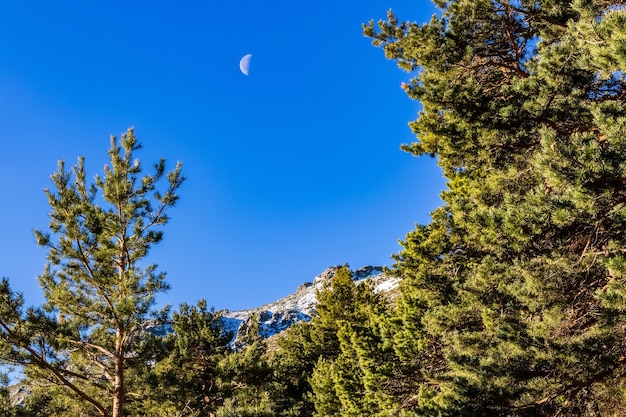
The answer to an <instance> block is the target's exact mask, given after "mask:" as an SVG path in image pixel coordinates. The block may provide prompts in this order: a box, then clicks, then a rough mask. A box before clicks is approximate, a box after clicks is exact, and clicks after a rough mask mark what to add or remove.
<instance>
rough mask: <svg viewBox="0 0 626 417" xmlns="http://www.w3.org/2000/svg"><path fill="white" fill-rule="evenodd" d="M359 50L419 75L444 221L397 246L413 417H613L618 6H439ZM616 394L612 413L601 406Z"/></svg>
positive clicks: (619, 223)
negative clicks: (441, 181) (377, 50)
mask: <svg viewBox="0 0 626 417" xmlns="http://www.w3.org/2000/svg"><path fill="white" fill-rule="evenodd" d="M437 5H438V6H439V7H440V8H441V16H439V17H437V16H435V17H433V18H432V20H431V21H430V22H429V23H426V24H423V25H417V24H414V23H407V22H400V21H399V20H398V19H397V18H396V17H395V16H394V15H393V14H392V13H391V12H390V13H389V15H388V18H387V20H386V21H381V22H379V23H378V24H376V23H374V22H370V23H369V24H368V25H365V26H364V33H365V34H366V35H367V36H369V37H370V38H372V41H373V43H374V45H376V46H380V47H382V48H384V50H385V54H386V56H387V57H388V58H390V59H394V60H396V61H397V62H398V65H399V66H400V67H402V68H404V69H406V70H408V71H412V72H414V74H413V75H414V77H413V79H412V80H411V82H410V83H409V84H407V85H406V88H405V89H406V91H407V93H408V95H409V96H410V97H412V98H415V99H419V100H420V102H421V104H422V106H423V108H422V111H421V112H420V114H419V117H418V119H417V120H416V121H414V122H412V123H411V127H412V129H413V131H414V132H415V133H416V134H417V138H418V141H417V142H415V143H413V144H410V145H404V146H403V149H405V150H406V151H409V152H411V153H413V154H415V155H423V154H430V155H433V156H435V155H436V156H437V158H438V163H439V165H440V166H441V168H442V169H443V172H444V174H445V176H446V177H447V178H448V189H447V190H446V191H445V192H444V193H443V194H442V198H443V200H444V202H445V205H444V206H443V207H441V208H439V209H437V210H436V211H435V212H434V213H433V216H432V223H431V224H429V225H427V226H418V228H417V229H416V230H415V231H413V232H411V233H409V234H408V235H407V239H406V241H405V242H404V250H403V251H402V252H401V253H400V254H399V255H398V256H397V257H396V261H397V264H396V266H395V270H394V272H395V273H396V274H398V275H399V276H401V277H402V278H403V283H402V297H401V299H400V301H399V303H398V307H397V313H396V317H394V318H392V319H391V320H390V324H391V327H390V330H391V333H392V340H393V341H394V342H393V345H394V350H395V352H396V355H397V356H398V358H400V360H401V363H400V366H399V370H400V372H399V373H398V374H397V376H398V378H399V380H400V381H404V382H405V383H402V384H399V386H394V387H392V388H391V389H389V390H388V393H389V394H390V395H392V396H393V397H395V398H396V399H397V401H398V403H399V404H401V408H402V410H403V411H406V412H411V413H415V414H417V415H444V416H445V415H450V416H459V415H461V416H462V415H467V416H475V415H502V416H541V415H546V416H551V415H572V416H575V415H580V416H594V415H620V414H623V412H624V408H625V407H626V403H624V401H623V400H620V399H619V398H623V396H622V395H621V394H619V391H620V389H621V388H619V387H622V386H623V381H622V379H621V375H622V373H623V371H624V362H625V361H624V358H625V357H626V350H625V349H626V347H625V346H624V345H623V343H622V340H624V336H626V335H625V334H624V329H625V328H626V327H624V324H625V321H624V320H625V318H626V317H625V316H624V298H623V294H624V292H623V288H624V274H623V271H624V268H623V264H624V261H623V256H622V255H623V251H624V247H625V243H626V242H625V241H624V235H623V230H624V219H623V206H624V184H625V183H626V171H625V170H626V152H625V150H626V149H625V148H624V138H625V137H626V135H625V134H626V124H625V120H626V119H625V117H626V105H625V104H626V103H625V102H624V101H625V99H626V91H625V86H626V85H625V83H626V80H625V77H624V73H625V72H624V70H625V68H624V63H626V61H625V60H624V58H625V57H626V50H625V49H624V33H625V32H624V22H625V21H626V11H624V9H623V5H621V4H616V3H612V2H606V1H575V2H572V3H570V2H558V1H551V0H547V1H540V2H526V1H511V2H509V1H491V0H489V1H485V0H453V1H439V2H437ZM608 392H613V393H617V394H616V395H611V394H607V393H608Z"/></svg>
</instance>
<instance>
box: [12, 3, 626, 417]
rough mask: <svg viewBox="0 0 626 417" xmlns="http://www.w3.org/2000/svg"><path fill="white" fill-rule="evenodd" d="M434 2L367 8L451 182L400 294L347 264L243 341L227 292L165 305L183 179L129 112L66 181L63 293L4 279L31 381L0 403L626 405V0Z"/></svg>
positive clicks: (591, 410)
mask: <svg viewBox="0 0 626 417" xmlns="http://www.w3.org/2000/svg"><path fill="white" fill-rule="evenodd" d="M435 4H436V6H437V7H438V9H439V12H438V14H437V15H436V16H433V17H432V19H431V20H430V21H429V22H428V23H424V24H417V23H413V22H411V21H410V20H402V19H401V18H400V17H397V16H396V15H394V13H393V12H392V11H389V12H388V14H387V16H386V18H384V19H382V20H380V21H378V22H368V23H364V25H363V33H364V35H365V36H366V37H367V38H369V40H371V42H372V44H373V46H374V47H377V48H380V50H381V51H382V52H384V55H385V57H386V58H387V59H390V60H393V61H395V62H396V63H397V65H398V66H399V67H400V68H402V69H404V70H406V71H407V72H408V73H409V74H410V77H411V78H410V81H409V82H407V83H403V84H402V88H403V89H404V91H405V92H406V94H407V96H408V97H409V98H410V99H413V100H417V101H419V103H420V105H421V110H420V112H419V114H418V115H417V118H416V120H415V121H413V122H411V123H410V127H411V129H412V131H413V132H414V133H415V136H416V140H415V142H414V143H410V144H406V145H403V146H402V149H403V150H404V151H406V152H409V153H411V154H413V155H415V156H421V157H433V158H436V160H437V163H438V164H439V166H440V167H441V170H442V171H443V174H444V175H445V177H446V179H447V186H446V189H445V190H444V191H443V193H442V195H441V197H442V201H443V204H442V205H441V206H440V207H439V208H437V209H436V210H435V211H433V212H432V213H431V220H430V222H429V223H428V224H418V225H416V227H415V229H414V230H411V231H408V233H407V235H406V238H405V239H404V240H403V241H402V242H401V244H402V250H401V251H400V252H399V253H398V254H396V255H395V256H394V260H393V261H394V264H393V267H392V268H390V270H388V271H387V273H388V274H390V275H392V276H395V277H398V278H400V287H399V292H398V294H397V296H396V297H393V298H389V297H383V296H381V295H380V294H378V293H376V292H375V291H374V290H373V288H372V287H371V286H368V285H356V284H355V282H354V281H353V273H352V271H351V270H350V268H349V267H348V266H347V265H346V266H343V267H341V268H339V269H338V270H337V272H336V274H335V275H334V277H333V278H332V280H331V281H330V282H329V283H328V285H327V286H326V287H325V288H324V290H322V291H320V292H319V293H318V294H317V298H318V304H317V307H316V311H315V314H314V316H313V318H312V319H311V320H310V321H308V322H301V323H298V324H296V325H294V326H292V327H290V328H289V329H288V330H286V331H284V332H282V333H280V334H279V335H277V336H274V337H273V338H271V339H264V338H262V337H261V336H260V334H259V329H258V328H256V327H255V326H254V325H252V326H250V327H249V328H248V329H247V330H246V334H245V337H244V338H243V340H241V343H238V344H237V345H236V346H234V345H232V344H231V343H230V340H231V336H232V335H229V334H226V332H225V331H224V329H223V328H222V327H221V323H222V322H221V321H220V314H221V313H220V312H219V311H214V310H213V309H211V308H210V307H208V306H207V303H206V302H205V301H199V302H197V303H195V304H193V303H192V304H184V305H181V306H178V307H177V308H175V309H173V308H165V309H163V310H160V311H157V310H156V309H155V296H156V295H158V294H159V293H160V292H162V291H165V290H167V289H168V284H167V282H166V281H165V277H164V274H163V272H161V271H159V270H158V269H157V267H156V266H150V265H148V266H145V265H144V263H143V262H142V260H143V259H144V258H145V257H146V255H147V254H148V252H149V250H150V248H151V247H152V246H153V245H155V244H157V243H158V242H159V241H160V240H161V239H162V238H163V236H164V228H163V226H165V225H166V224H167V222H168V219H169V213H170V210H171V209H173V208H174V206H175V204H176V202H177V200H178V198H179V192H180V191H181V190H184V186H183V184H184V181H185V176H184V175H183V169H182V166H181V165H180V164H178V165H176V166H175V167H174V168H173V169H171V170H168V168H166V162H165V160H160V161H158V162H157V163H155V164H154V165H152V166H150V167H149V168H148V169H145V167H144V166H143V165H142V163H140V162H139V160H138V159H137V157H136V154H137V152H138V151H139V150H140V145H139V142H138V140H137V138H136V137H135V132H134V131H133V130H132V129H131V130H128V131H127V132H126V133H125V134H124V135H122V136H121V137H120V138H115V137H114V138H112V139H111V147H110V150H109V156H110V163H108V164H107V165H106V166H105V168H104V171H103V173H102V175H101V176H97V177H96V178H95V180H94V182H93V183H90V182H89V180H88V179H86V176H85V164H86V162H85V161H84V160H83V159H79V160H78V163H77V164H76V165H75V166H73V167H69V168H68V167H66V166H65V164H64V163H62V162H61V163H59V167H58V171H57V172H56V173H55V174H53V176H52V180H53V185H54V187H53V189H49V190H46V194H47V197H48V201H49V205H50V210H51V211H50V224H49V230H37V231H36V232H35V235H36V239H37V243H38V244H39V245H40V246H42V247H44V248H45V249H46V250H47V251H48V252H47V253H48V258H47V259H48V262H47V264H46V265H45V266H44V267H43V272H42V274H41V276H40V277H39V282H40V285H41V288H42V291H43V293H44V295H45V299H46V300H47V301H46V303H45V304H44V305H42V306H36V307H29V306H25V305H24V302H23V299H22V297H21V295H20V293H19V292H18V291H16V289H14V288H13V286H12V285H11V284H10V278H9V279H3V280H2V282H1V284H0V362H1V363H2V364H3V365H4V367H3V369H5V370H10V369H19V370H20V375H21V378H23V379H24V383H25V384H26V386H28V390H29V394H28V396H26V398H25V399H24V401H23V403H21V404H18V405H16V404H14V403H12V402H11V401H10V398H9V392H10V387H9V385H10V384H11V383H13V382H14V381H12V379H11V378H10V375H9V374H7V376H5V379H4V382H5V384H4V388H3V390H2V395H0V409H1V411H0V414H2V415H4V416H7V417H31V416H38V417H70V416H71V417H76V416H101V417H140V416H146V417H148V416H150V417H153V416H154V417H199V416H215V417H235V416H237V417H246V416H249V417H253V416H257V417H262V416H268V417H269V416H283V417H288V416H291V417H296V416H301V417H357V416H378V417H391V416H403V417H452V416H466V417H470V416H501V417H531V416H538V417H542V416H545V417H548V416H555V417H556V416H580V417H583V416H584V417H598V416H603V417H618V416H624V415H626V3H625V2H623V1H611V0H536V1H529V0H450V1H446V0H435ZM355 7H358V5H357V6H355ZM406 18H407V19H410V16H407V17H406ZM42 180H43V179H42ZM181 187H182V188H181ZM159 326H161V327H159ZM162 326H168V328H169V329H171V331H168V332H165V333H163V332H158V331H154V329H158V328H162Z"/></svg>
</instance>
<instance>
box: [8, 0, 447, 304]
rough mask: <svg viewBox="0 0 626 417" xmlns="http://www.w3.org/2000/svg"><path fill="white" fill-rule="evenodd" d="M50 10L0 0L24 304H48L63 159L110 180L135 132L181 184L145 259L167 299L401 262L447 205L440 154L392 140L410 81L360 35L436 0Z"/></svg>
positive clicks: (84, 5)
mask: <svg viewBox="0 0 626 417" xmlns="http://www.w3.org/2000/svg"><path fill="white" fill-rule="evenodd" d="M58 4H59V3H55V2H46V1H28V0H24V1H19V2H17V1H16V2H2V4H0V38H1V39H2V41H1V42H0V126H1V132H2V135H1V136H0V141H1V142H0V143H1V144H2V151H1V152H0V158H1V159H0V189H1V190H2V196H3V197H2V209H1V211H0V213H1V216H0V230H1V231H2V237H1V238H0V254H1V255H0V261H1V262H0V276H4V277H8V278H9V279H10V281H11V283H12V286H13V288H14V289H16V290H19V291H21V292H23V293H24V295H25V296H26V301H27V303H28V304H39V303H41V302H42V301H43V300H42V296H41V292H40V290H39V287H38V283H37V276H38V275H39V274H40V273H41V272H42V270H43V265H44V263H45V256H46V252H45V250H44V249H41V248H38V247H37V246H36V245H35V242H34V238H33V230H34V229H35V228H38V229H46V228H47V225H48V218H47V215H48V212H49V207H48V205H47V202H46V198H45V195H44V194H43V192H42V190H43V189H44V188H45V187H49V186H51V183H50V180H49V176H50V174H51V173H53V172H54V171H55V170H56V164H57V160H59V159H64V160H66V163H67V164H74V163H75V161H76V159H77V157H78V156H79V155H84V156H85V158H86V165H87V170H88V174H89V175H90V176H93V175H95V174H97V173H100V172H101V170H102V167H103V164H104V163H105V162H106V161H107V155H106V151H107V149H108V147H109V136H110V135H112V134H113V135H119V134H121V133H122V132H124V131H126V129H127V128H128V127H131V126H133V127H134V128H135V132H136V135H137V136H138V138H139V140H140V141H141V143H142V144H143V145H144V149H143V150H141V151H140V152H139V154H138V157H139V158H140V159H141V160H142V161H143V162H144V165H146V166H149V165H150V164H151V163H152V162H153V161H156V160H157V159H158V158H159V157H161V156H163V157H165V158H166V159H167V161H168V163H169V167H173V166H174V165H175V163H176V161H178V160H180V161H183V167H184V173H185V175H186V176H187V177H188V181H187V182H186V183H185V185H184V186H183V188H182V190H181V199H180V202H179V204H178V205H177V206H176V207H175V208H174V209H173V210H172V211H171V212H170V214H171V217H172V220H171V222H170V223H169V224H168V225H167V226H166V228H165V229H164V230H165V238H164V240H163V242H162V243H160V244H159V245H158V246H156V247H155V248H154V249H153V250H152V252H151V253H150V259H149V260H150V261H152V262H155V263H157V264H158V265H159V267H160V269H162V270H164V271H166V272H167V277H168V282H169V283H170V284H171V286H172V289H171V290H170V291H169V292H168V293H166V294H164V295H160V296H159V297H158V301H159V303H160V304H164V303H170V304H173V305H177V304H179V303H181V302H183V301H186V302H190V303H193V302H195V301H197V300H198V299H200V298H205V299H206V300H207V302H208V303H209V305H212V306H215V307H216V308H218V309H222V308H229V309H242V308H249V307H255V306H258V305H261V304H264V303H267V302H270V301H273V300H275V299H277V298H279V297H282V296H284V295H287V294H289V293H291V292H293V291H294V290H295V289H296V288H297V287H298V285H300V284H301V283H302V282H304V281H307V280H311V279H312V278H313V277H314V276H315V275H317V274H318V273H320V272H322V271H323V270H324V269H325V268H326V267H328V266H331V265H336V264H344V263H349V264H350V265H351V267H353V268H355V269H356V268H359V267H361V266H363V265H391V263H392V260H391V257H390V256H391V254H393V253H396V252H398V251H399V250H400V246H399V244H398V240H399V239H402V238H403V237H404V236H405V235H406V233H407V232H408V231H410V230H411V229H412V228H413V227H414V224H415V223H426V222H428V220H429V212H430V211H432V210H433V209H434V208H435V207H437V206H438V205H439V204H440V200H439V194H440V192H441V190H442V189H443V187H444V186H445V181H444V178H443V177H442V175H441V171H440V170H439V168H438V167H437V166H436V163H435V161H434V160H432V159H428V158H414V157H412V156H411V155H409V154H406V153H404V152H402V151H400V150H399V146H400V145H401V144H402V143H408V142H411V141H413V140H414V136H413V134H412V133H411V131H410V129H409V128H408V126H407V123H408V122H409V121H411V120H412V119H414V118H415V117H416V115H417V111H418V110H419V103H417V102H415V101H411V100H409V99H408V98H407V97H406V95H405V94H404V92H403V91H402V90H401V89H400V83H401V82H403V81H407V80H408V79H409V77H410V75H409V74H407V73H405V72H403V71H401V70H400V69H398V68H397V67H396V66H395V64H394V63H393V62H391V61H388V60H386V59H385V58H384V55H383V52H382V50H380V49H377V48H374V47H373V46H371V44H370V42H369V40H368V39H367V38H365V37H363V35H362V33H361V23H363V22H367V21H369V20H370V19H374V20H378V19H381V18H384V17H385V14H386V11H387V10H388V9H389V8H391V9H393V10H394V11H395V12H396V14H397V15H398V16H399V17H400V18H402V19H406V20H413V21H418V22H420V23H421V22H424V21H427V20H429V18H430V16H431V15H432V14H433V13H434V9H433V8H432V6H431V4H430V3H428V2H426V1H423V2H416V1H404V0H366V1H361V2H357V3H354V2H347V1H346V2H343V1H342V2H337V1H336V0H332V1H331V0H319V1H316V2H292V1H289V2H287V1H275V2H261V1H247V0H244V1H239V2H236V3H235V2H216V1H187V2H171V1H167V2H165V1H158V0H157V1H154V0H151V1H130V2H129V1H115V0H113V1H107V2H86V1H68V2H64V3H63V7H61V6H59V5H58ZM248 53H250V54H252V55H253V57H252V61H251V65H250V74H249V76H245V75H243V74H242V73H241V72H240V70H239V60H240V59H241V57H243V56H244V55H245V54H248Z"/></svg>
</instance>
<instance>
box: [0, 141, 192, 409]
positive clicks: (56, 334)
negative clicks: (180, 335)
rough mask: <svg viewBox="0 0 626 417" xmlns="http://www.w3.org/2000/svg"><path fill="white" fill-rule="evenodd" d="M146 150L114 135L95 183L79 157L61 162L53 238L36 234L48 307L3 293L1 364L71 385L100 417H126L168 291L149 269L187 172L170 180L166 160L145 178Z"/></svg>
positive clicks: (51, 194)
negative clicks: (137, 369) (156, 309)
mask: <svg viewBox="0 0 626 417" xmlns="http://www.w3.org/2000/svg"><path fill="white" fill-rule="evenodd" d="M139 148H140V145H139V143H138V141H137V139H136V137H135V134H134V131H133V130H132V129H130V130H128V131H127V132H126V133H125V134H123V135H122V137H121V140H120V141H119V142H118V140H117V139H116V138H115V137H112V138H111V147H110V149H109V156H110V165H105V168H104V176H96V177H95V183H94V184H88V183H87V179H86V172H85V164H84V159H83V158H82V157H81V158H79V160H78V164H77V165H76V166H74V167H73V168H72V170H71V171H67V170H66V168H65V164H64V163H63V162H59V169H58V171H57V172H56V173H55V174H53V175H52V181H53V183H54V187H55V189H54V190H46V195H47V196H48V201H49V204H50V207H51V209H52V210H51V212H50V232H47V233H46V232H41V231H37V232H36V237H37V242H38V244H39V245H41V246H43V247H45V248H47V249H48V264H47V265H46V267H45V271H44V273H43V274H42V275H41V276H40V277H39V282H40V285H41V287H42V289H43V293H44V296H45V298H46V303H45V305H44V306H43V308H30V309H28V310H27V311H24V309H23V306H22V300H21V297H20V296H19V295H17V294H15V293H13V292H12V291H11V290H10V288H9V285H8V282H7V281H5V282H4V283H3V285H2V287H1V288H0V290H1V291H0V296H1V297H2V302H1V303H0V305H1V307H0V327H1V330H2V331H1V332H0V348H1V350H0V352H1V353H2V359H3V360H4V361H7V362H17V363H19V364H21V365H24V366H25V367H26V371H27V374H28V375H29V376H30V377H31V378H32V379H34V380H40V381H48V382H49V383H52V384H55V385H58V386H62V387H64V388H65V389H66V390H68V391H69V392H71V394H72V395H73V396H75V398H78V399H80V400H82V402H83V403H84V404H88V405H89V406H90V407H91V410H92V413H94V412H95V413H97V414H98V415H100V416H103V417H108V416H112V417H122V416H123V415H124V409H125V407H124V404H125V401H126V399H127V398H128V394H129V388H131V387H128V386H127V385H126V379H125V377H126V370H127V368H128V367H130V366H132V364H133V362H136V361H138V360H141V358H139V357H138V354H139V353H140V352H141V351H142V346H141V344H142V343H143V341H145V337H148V335H146V334H145V325H146V321H147V319H148V318H149V317H150V313H151V311H152V307H153V305H154V295H155V294H156V293H158V292H161V291H164V290H166V289H167V288H168V285H167V284H166V282H165V275H164V273H161V272H158V271H157V269H156V265H148V266H144V265H143V261H144V260H145V258H146V256H147V255H148V252H149V250H150V248H151V247H152V246H153V245H154V244H156V243H158V242H159V241H160V240H161V239H162V237H163V232H162V230H161V227H162V226H164V225H165V224H166V223H167V222H168V220H169V218H168V215H167V212H168V209H169V208H171V207H172V206H174V205H175V203H176V201H177V200H178V194H177V192H178V189H179V188H180V186H181V184H182V183H183V181H184V177H183V176H182V174H181V164H180V163H179V164H178V165H177V166H176V168H175V169H174V170H173V171H171V172H169V173H166V171H165V161H164V160H163V159H161V160H160V161H159V162H157V163H156V164H155V166H154V173H153V174H149V175H144V176H141V173H142V169H143V167H142V165H141V164H140V162H139V160H138V159H135V152H136V151H137V150H139ZM161 179H164V180H165V182H166V186H165V189H164V191H159V190H158V188H157V185H158V183H159V181H160V180H161ZM142 334H144V336H142ZM68 391H66V392H68Z"/></svg>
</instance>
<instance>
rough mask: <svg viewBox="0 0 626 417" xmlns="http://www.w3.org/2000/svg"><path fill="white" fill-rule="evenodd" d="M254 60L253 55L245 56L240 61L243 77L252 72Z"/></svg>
mask: <svg viewBox="0 0 626 417" xmlns="http://www.w3.org/2000/svg"><path fill="white" fill-rule="evenodd" d="M251 59H252V54H247V55H244V57H243V58H241V61H239V69H240V70H241V72H243V75H248V73H249V72H250V60H251Z"/></svg>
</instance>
